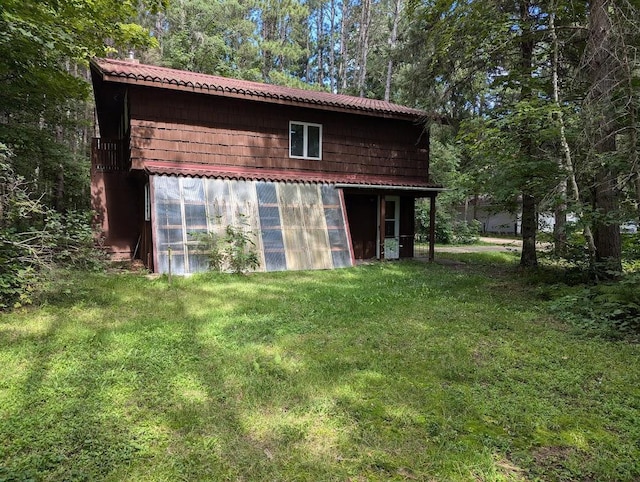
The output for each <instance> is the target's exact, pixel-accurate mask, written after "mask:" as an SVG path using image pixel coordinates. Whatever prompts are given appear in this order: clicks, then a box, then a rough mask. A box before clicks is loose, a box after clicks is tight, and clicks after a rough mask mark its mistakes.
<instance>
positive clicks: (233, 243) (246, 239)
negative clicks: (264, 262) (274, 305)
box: [192, 225, 260, 274]
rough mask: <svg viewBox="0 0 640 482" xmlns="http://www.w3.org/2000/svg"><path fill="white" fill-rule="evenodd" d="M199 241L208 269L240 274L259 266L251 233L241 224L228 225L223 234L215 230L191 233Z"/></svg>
mask: <svg viewBox="0 0 640 482" xmlns="http://www.w3.org/2000/svg"><path fill="white" fill-rule="evenodd" d="M192 236H193V237H194V238H195V239H196V240H197V241H198V243H199V249H201V250H203V251H204V252H205V254H206V256H207V261H208V262H209V269H212V270H214V271H231V272H232V273H236V274H242V273H245V272H247V271H250V270H254V269H256V268H257V267H258V266H260V258H259V256H258V251H257V250H256V244H255V242H254V241H253V237H254V235H253V233H251V232H250V231H247V230H246V229H245V228H244V227H243V225H240V226H233V225H228V226H227V227H226V228H225V235H224V236H220V235H219V234H217V233H215V232H209V233H195V234H193V235H192Z"/></svg>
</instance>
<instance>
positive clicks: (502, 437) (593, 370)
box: [0, 253, 640, 481]
mask: <svg viewBox="0 0 640 482" xmlns="http://www.w3.org/2000/svg"><path fill="white" fill-rule="evenodd" d="M482 254H483V255H484V254H485V253H482ZM492 256H493V254H492ZM463 257H464V255H455V259H456V260H457V261H458V262H460V260H461V259H462V258H463ZM452 259H454V258H452ZM482 259H483V261H482V263H481V264H478V259H475V258H468V259H467V260H466V261H465V262H464V264H463V265H462V268H460V266H457V265H454V266H447V265H438V264H425V263H419V262H416V263H412V262H400V263H375V264H372V265H369V266H361V267H358V268H354V269H345V270H335V271H320V272H298V273H266V274H265V273H263V274H254V275H250V276H226V275H218V274H216V275H203V276H194V277H191V278H187V279H182V278H175V279H174V280H173V282H172V284H171V285H169V283H168V280H167V279H166V278H165V279H163V278H160V279H155V280H148V279H146V278H144V277H141V276H137V275H114V276H103V275H81V274H77V275H75V276H76V279H75V280H74V284H75V285H77V287H78V289H77V290H76V292H74V293H58V294H56V296H55V297H54V298H52V299H50V300H49V302H48V303H47V304H45V305H44V306H42V307H41V308H33V309H30V310H25V311H22V312H16V313H13V314H4V315H0V361H2V362H3V363H2V364H1V365H0V375H2V376H1V377H0V460H1V462H0V479H3V478H4V479H9V480H12V479H19V480H20V479H28V478H32V479H35V480H81V479H84V480H86V479H91V480H100V479H104V480H114V481H115V480H118V481H120V480H136V481H137V480H252V481H253V480H310V481H311V480H313V481H316V480H452V481H467V480H496V481H498V480H505V481H507V480H536V479H539V480H580V479H584V478H591V479H594V480H611V481H613V480H616V481H617V480H635V479H637V478H638V477H640V468H639V466H638V462H637V460H639V459H640V448H639V447H638V446H637V440H638V439H640V427H639V426H638V424H637V420H638V411H639V410H640V406H639V405H638V400H639V399H640V392H639V391H638V390H639V389H638V387H639V386H640V383H639V381H640V380H639V377H640V375H639V373H640V370H638V368H639V367H640V354H639V353H638V347H637V346H635V345H630V344H626V343H623V342H613V341H601V340H593V339H588V338H584V337H582V338H581V337H576V336H574V335H573V332H572V331H571V330H567V329H564V327H563V326H562V325H560V324H558V323H557V322H556V321H554V320H553V319H551V318H550V317H549V315H548V314H547V313H546V311H545V309H544V305H540V304H539V301H538V298H537V296H536V294H535V293H533V292H531V291H530V290H528V289H527V286H526V282H525V280H523V279H522V278H521V277H519V276H517V275H515V273H516V271H515V270H512V269H511V266H515V264H513V263H511V262H510V263H511V264H507V265H505V264H504V263H503V262H501V261H499V260H496V258H495V257H490V258H487V257H486V256H483V258H482ZM487 259H489V260H491V261H490V262H487ZM494 266H495V267H496V269H497V271H492V270H493V267H494Z"/></svg>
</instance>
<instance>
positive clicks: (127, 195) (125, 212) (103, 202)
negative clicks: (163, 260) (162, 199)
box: [91, 170, 140, 259]
mask: <svg viewBox="0 0 640 482" xmlns="http://www.w3.org/2000/svg"><path fill="white" fill-rule="evenodd" d="M138 189H139V188H138V186H137V185H136V182H135V180H134V179H132V178H131V175H130V174H129V173H128V172H101V171H95V170H94V171H92V173H91V197H92V200H91V201H92V207H93V209H94V211H95V212H96V219H95V221H96V225H97V227H98V229H99V230H100V232H101V235H102V236H103V239H102V240H101V242H102V243H103V244H104V245H105V246H107V247H108V248H109V250H110V252H111V254H112V256H113V258H114V259H129V258H130V257H131V256H132V255H133V252H134V250H135V247H136V243H137V240H138V235H139V230H140V215H139V207H138V197H139V196H138V194H137V193H136V191H137V190H138Z"/></svg>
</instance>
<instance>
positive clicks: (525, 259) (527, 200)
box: [520, 194, 538, 268]
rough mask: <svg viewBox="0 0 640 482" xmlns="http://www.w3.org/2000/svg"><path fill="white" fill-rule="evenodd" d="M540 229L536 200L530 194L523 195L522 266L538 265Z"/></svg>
mask: <svg viewBox="0 0 640 482" xmlns="http://www.w3.org/2000/svg"><path fill="white" fill-rule="evenodd" d="M537 230H538V215H537V213H536V200H535V198H534V197H533V196H532V195H530V194H523V195H522V255H521V256H520V266H522V267H523V268H535V267H536V266H538V256H537V253H536V231H537Z"/></svg>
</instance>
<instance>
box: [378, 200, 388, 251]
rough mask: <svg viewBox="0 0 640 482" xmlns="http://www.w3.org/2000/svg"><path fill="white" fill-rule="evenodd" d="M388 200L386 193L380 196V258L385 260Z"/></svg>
mask: <svg viewBox="0 0 640 482" xmlns="http://www.w3.org/2000/svg"><path fill="white" fill-rule="evenodd" d="M385 211H386V200H385V197H384V195H381V196H380V226H379V230H378V236H379V237H380V260H384V235H385V224H386V223H385V218H386V217H387V213H386V212H385Z"/></svg>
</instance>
